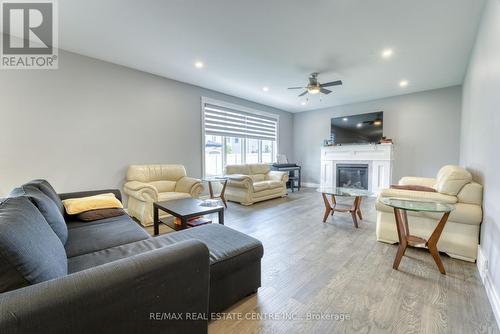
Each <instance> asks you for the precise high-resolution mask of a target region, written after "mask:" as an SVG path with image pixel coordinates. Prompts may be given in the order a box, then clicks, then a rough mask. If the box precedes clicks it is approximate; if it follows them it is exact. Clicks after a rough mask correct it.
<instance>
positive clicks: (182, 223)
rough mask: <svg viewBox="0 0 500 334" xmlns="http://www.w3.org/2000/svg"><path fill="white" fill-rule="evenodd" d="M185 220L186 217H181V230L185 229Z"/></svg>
mask: <svg viewBox="0 0 500 334" xmlns="http://www.w3.org/2000/svg"><path fill="white" fill-rule="evenodd" d="M187 221H188V220H187V219H186V218H181V230H185V229H187Z"/></svg>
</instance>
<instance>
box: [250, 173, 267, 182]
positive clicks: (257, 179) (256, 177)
mask: <svg viewBox="0 0 500 334" xmlns="http://www.w3.org/2000/svg"><path fill="white" fill-rule="evenodd" d="M249 176H250V178H251V179H252V181H253V182H261V181H264V180H265V179H266V176H265V175H264V174H255V175H249Z"/></svg>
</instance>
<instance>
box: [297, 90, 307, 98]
mask: <svg viewBox="0 0 500 334" xmlns="http://www.w3.org/2000/svg"><path fill="white" fill-rule="evenodd" d="M307 93H308V91H307V90H306V91H305V92H304V93H302V94H300V95H299V97H301V96H304V95H306V94H307Z"/></svg>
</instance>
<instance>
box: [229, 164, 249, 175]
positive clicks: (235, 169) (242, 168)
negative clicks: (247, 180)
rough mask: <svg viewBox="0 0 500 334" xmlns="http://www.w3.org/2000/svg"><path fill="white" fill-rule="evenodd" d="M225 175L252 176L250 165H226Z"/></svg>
mask: <svg viewBox="0 0 500 334" xmlns="http://www.w3.org/2000/svg"><path fill="white" fill-rule="evenodd" d="M224 174H227V175H231V174H241V175H250V174H252V173H251V172H250V167H248V165H226V168H225V169H224Z"/></svg>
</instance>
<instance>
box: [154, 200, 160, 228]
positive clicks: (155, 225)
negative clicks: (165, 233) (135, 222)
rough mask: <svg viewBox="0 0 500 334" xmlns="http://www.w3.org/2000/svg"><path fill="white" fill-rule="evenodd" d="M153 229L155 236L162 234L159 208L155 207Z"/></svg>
mask: <svg viewBox="0 0 500 334" xmlns="http://www.w3.org/2000/svg"><path fill="white" fill-rule="evenodd" d="M153 229H154V235H158V234H160V219H159V218H158V208H157V207H156V206H154V205H153Z"/></svg>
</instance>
